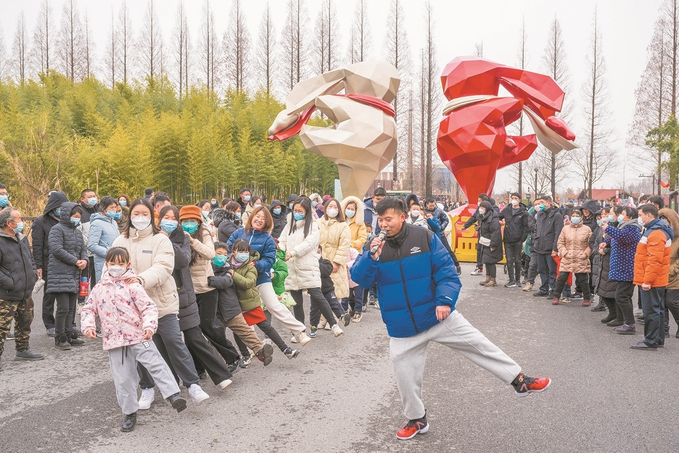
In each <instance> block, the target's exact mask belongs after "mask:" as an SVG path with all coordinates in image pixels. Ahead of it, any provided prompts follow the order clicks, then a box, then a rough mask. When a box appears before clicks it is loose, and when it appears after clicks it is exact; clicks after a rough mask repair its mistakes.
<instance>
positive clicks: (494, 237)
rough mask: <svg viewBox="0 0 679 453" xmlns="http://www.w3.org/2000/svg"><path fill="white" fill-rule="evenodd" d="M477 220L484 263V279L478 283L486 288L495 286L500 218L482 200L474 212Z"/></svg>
mask: <svg viewBox="0 0 679 453" xmlns="http://www.w3.org/2000/svg"><path fill="white" fill-rule="evenodd" d="M476 216H477V219H478V221H479V233H478V234H479V244H480V245H481V262H482V263H483V264H485V265H486V279H485V280H484V281H482V282H480V283H479V285H481V286H485V287H487V288H490V287H495V286H497V280H496V278H497V266H496V264H497V263H499V262H500V261H502V230H501V229H500V218H499V217H498V214H497V212H495V210H494V209H493V206H492V205H491V204H490V203H489V202H487V201H483V202H482V203H481V204H480V205H479V209H478V212H477V214H476Z"/></svg>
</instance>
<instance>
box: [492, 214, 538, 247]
mask: <svg viewBox="0 0 679 453" xmlns="http://www.w3.org/2000/svg"><path fill="white" fill-rule="evenodd" d="M500 219H504V221H505V228H504V241H505V244H516V243H523V242H524V241H525V240H526V238H527V237H528V233H530V229H531V226H532V222H531V219H533V218H532V217H531V216H530V214H528V209H526V206H524V205H523V204H519V207H518V208H516V209H514V208H513V207H512V205H511V204H510V205H509V206H507V207H506V208H504V209H503V210H502V212H500Z"/></svg>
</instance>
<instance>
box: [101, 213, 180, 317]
mask: <svg viewBox="0 0 679 453" xmlns="http://www.w3.org/2000/svg"><path fill="white" fill-rule="evenodd" d="M113 247H123V248H126V249H127V251H128V252H130V262H131V264H132V269H134V271H135V272H136V274H137V277H139V278H140V279H141V281H142V286H143V287H144V290H145V291H146V293H147V294H148V295H149V297H150V298H151V300H152V301H153V302H154V303H155V304H156V306H157V307H158V316H159V317H160V318H162V317H163V316H167V315H176V314H178V313H179V296H178V295H177V285H176V283H175V281H174V279H173V278H172V270H173V269H174V248H173V247H172V242H170V240H169V239H168V238H167V236H165V235H164V234H160V233H159V234H153V229H152V228H151V227H150V226H148V227H146V228H144V229H143V230H137V229H136V228H132V227H130V236H129V237H127V236H125V235H124V234H123V235H120V236H118V238H117V239H116V240H115V241H113Z"/></svg>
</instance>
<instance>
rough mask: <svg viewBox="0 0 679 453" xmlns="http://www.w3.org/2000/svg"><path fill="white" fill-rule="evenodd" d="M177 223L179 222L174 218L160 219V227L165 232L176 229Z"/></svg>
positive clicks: (170, 232) (169, 232) (168, 232)
mask: <svg viewBox="0 0 679 453" xmlns="http://www.w3.org/2000/svg"><path fill="white" fill-rule="evenodd" d="M178 225H179V222H177V221H176V220H167V219H163V220H161V221H160V229H161V230H163V231H164V232H166V233H167V234H172V233H174V230H176V229H177V226H178Z"/></svg>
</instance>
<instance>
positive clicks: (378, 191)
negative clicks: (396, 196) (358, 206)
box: [373, 187, 387, 197]
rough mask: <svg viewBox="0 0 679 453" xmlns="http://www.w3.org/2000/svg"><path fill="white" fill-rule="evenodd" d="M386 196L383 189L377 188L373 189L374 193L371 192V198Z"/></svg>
mask: <svg viewBox="0 0 679 453" xmlns="http://www.w3.org/2000/svg"><path fill="white" fill-rule="evenodd" d="M386 196H387V191H386V190H384V187H378V188H377V189H375V192H373V197H386Z"/></svg>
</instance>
